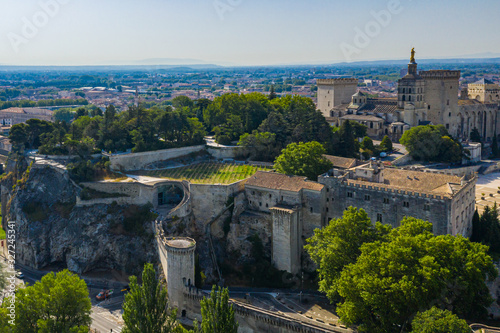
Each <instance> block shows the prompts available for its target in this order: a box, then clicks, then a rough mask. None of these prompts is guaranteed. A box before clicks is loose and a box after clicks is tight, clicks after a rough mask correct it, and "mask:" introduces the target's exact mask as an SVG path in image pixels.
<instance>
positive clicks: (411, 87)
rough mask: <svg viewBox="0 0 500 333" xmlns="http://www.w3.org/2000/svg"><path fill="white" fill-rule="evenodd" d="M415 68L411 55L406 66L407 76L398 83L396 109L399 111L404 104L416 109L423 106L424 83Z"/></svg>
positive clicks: (415, 64)
mask: <svg viewBox="0 0 500 333" xmlns="http://www.w3.org/2000/svg"><path fill="white" fill-rule="evenodd" d="M417 66H418V64H417V63H416V61H415V58H414V57H413V55H412V58H411V59H410V63H409V64H408V74H406V75H405V76H404V77H402V78H401V79H399V81H398V107H399V108H400V109H404V108H405V105H406V104H411V105H413V106H415V108H417V109H418V108H422V107H423V105H424V101H423V100H424V98H423V96H424V93H425V82H424V80H422V77H421V76H420V75H419V73H418V68H417Z"/></svg>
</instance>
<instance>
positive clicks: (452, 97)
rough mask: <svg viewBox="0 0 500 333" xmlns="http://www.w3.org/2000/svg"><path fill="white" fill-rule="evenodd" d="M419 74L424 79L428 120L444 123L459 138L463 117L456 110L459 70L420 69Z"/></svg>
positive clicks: (434, 122)
mask: <svg viewBox="0 0 500 333" xmlns="http://www.w3.org/2000/svg"><path fill="white" fill-rule="evenodd" d="M420 76H421V77H422V78H423V79H424V80H425V97H424V100H425V103H426V104H427V109H428V110H427V117H428V120H430V121H431V122H432V123H433V124H442V125H444V126H445V127H446V129H447V130H448V132H449V133H450V134H451V135H453V136H455V137H457V138H461V137H462V134H463V133H462V131H463V127H464V126H463V125H464V124H463V119H464V117H463V115H461V114H459V111H458V90H459V79H460V71H450V70H432V71H422V72H420Z"/></svg>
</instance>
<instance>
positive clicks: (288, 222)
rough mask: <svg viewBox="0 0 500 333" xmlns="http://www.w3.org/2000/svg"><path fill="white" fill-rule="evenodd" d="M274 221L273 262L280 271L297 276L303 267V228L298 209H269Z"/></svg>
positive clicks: (281, 207) (284, 207) (282, 206)
mask: <svg viewBox="0 0 500 333" xmlns="http://www.w3.org/2000/svg"><path fill="white" fill-rule="evenodd" d="M269 210H270V211H271V216H272V220H273V229H272V230H273V241H272V262H273V264H274V266H275V267H276V268H277V269H279V270H284V271H287V272H290V273H292V274H297V273H298V272H299V271H300V267H301V258H300V250H301V249H302V242H301V237H300V236H301V235H302V232H301V231H302V226H301V219H300V214H299V209H298V207H291V206H285V205H279V206H274V207H272V208H270V209H269Z"/></svg>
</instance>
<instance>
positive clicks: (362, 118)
mask: <svg viewBox="0 0 500 333" xmlns="http://www.w3.org/2000/svg"><path fill="white" fill-rule="evenodd" d="M340 119H344V120H360V121H384V119H382V118H379V117H375V116H364V115H360V114H348V115H345V116H343V117H341V118H340Z"/></svg>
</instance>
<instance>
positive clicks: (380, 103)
mask: <svg viewBox="0 0 500 333" xmlns="http://www.w3.org/2000/svg"><path fill="white" fill-rule="evenodd" d="M397 109H398V101H397V100H396V99H389V98H385V99H380V98H368V100H367V101H366V104H365V105H363V106H362V107H361V108H360V109H359V110H358V111H364V112H370V113H394V112H395V111H396V110H397Z"/></svg>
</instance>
